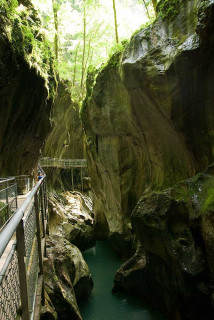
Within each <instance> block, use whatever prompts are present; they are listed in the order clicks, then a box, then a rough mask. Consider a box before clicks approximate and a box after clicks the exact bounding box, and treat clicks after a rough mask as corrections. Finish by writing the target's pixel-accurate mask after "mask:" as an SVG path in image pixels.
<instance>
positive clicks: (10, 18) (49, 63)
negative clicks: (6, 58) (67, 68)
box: [0, 0, 55, 99]
mask: <svg viewBox="0 0 214 320" xmlns="http://www.w3.org/2000/svg"><path fill="white" fill-rule="evenodd" d="M0 29H1V31H2V33H3V34H4V36H5V37H6V38H7V39H8V40H9V42H10V45H11V49H12V51H13V54H14V59H15V61H16V63H17V65H19V60H20V59H24V60H25V61H26V62H27V63H28V64H29V66H30V68H35V69H36V70H37V72H38V74H40V75H41V76H42V77H43V78H44V79H45V82H46V86H47V89H48V90H49V98H51V99H52V98H54V96H55V90H54V84H53V82H54V81H52V78H53V76H54V58H53V55H52V52H51V50H50V48H49V45H48V42H47V40H46V39H45V36H44V35H43V34H42V32H41V21H40V19H39V17H38V14H37V11H36V10H35V9H34V7H33V6H32V5H28V6H24V5H22V4H20V5H19V3H18V1H17V0H9V1H8V0H0Z"/></svg>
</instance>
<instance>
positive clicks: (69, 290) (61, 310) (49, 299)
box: [41, 236, 93, 320]
mask: <svg viewBox="0 0 214 320" xmlns="http://www.w3.org/2000/svg"><path fill="white" fill-rule="evenodd" d="M44 274H45V298H46V306H45V307H43V308H42V310H41V319H43V320H47V319H58V320H70V319H74V320H81V319H82V318H81V315H80V312H79V308H78V305H77V300H80V299H86V298H88V297H89V295H90V294H91V291H92V289H93V281H92V278H91V275H90V273H89V270H88V266H87V264H86V262H85V261H84V259H83V257H82V254H81V252H80V251H79V249H78V248H77V247H75V246H74V245H72V244H71V243H70V242H68V241H67V240H66V239H65V238H63V237H61V236H51V237H50V238H48V239H47V258H45V260H44Z"/></svg>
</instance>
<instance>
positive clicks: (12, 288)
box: [0, 176, 47, 320]
mask: <svg viewBox="0 0 214 320" xmlns="http://www.w3.org/2000/svg"><path fill="white" fill-rule="evenodd" d="M46 212H47V193H46V177H45V176H44V177H43V178H42V179H41V180H40V181H39V182H38V183H37V184H36V186H35V187H34V188H33V189H32V191H31V192H30V194H29V196H28V197H27V198H26V200H25V202H24V203H23V204H22V205H21V207H20V208H19V209H18V210H17V211H16V212H15V213H14V215H13V216H12V217H11V219H10V221H9V222H8V223H7V224H6V226H5V227H4V228H3V230H2V231H1V232H0V319H1V320H16V319H19V318H21V319H22V320H32V319H33V317H34V310H35V301H36V295H37V294H36V291H37V289H38V288H39V287H40V286H37V284H38V281H39V282H41V278H42V275H43V267H42V265H43V263H42V262H43V253H44V246H45V233H46V221H47V213H46ZM5 257H6V258H5Z"/></svg>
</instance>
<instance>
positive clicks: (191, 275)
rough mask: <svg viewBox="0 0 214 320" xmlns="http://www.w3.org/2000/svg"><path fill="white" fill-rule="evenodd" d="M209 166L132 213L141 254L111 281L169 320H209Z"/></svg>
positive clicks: (213, 214)
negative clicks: (152, 306) (142, 298)
mask: <svg viewBox="0 0 214 320" xmlns="http://www.w3.org/2000/svg"><path fill="white" fill-rule="evenodd" d="M213 174H214V166H211V167H209V168H208V170H206V171H204V172H203V173H201V174H198V175H197V176H195V177H193V178H191V179H188V180H185V181H183V182H180V183H178V184H176V185H175V186H174V187H173V188H170V189H167V190H165V191H162V192H155V191H154V192H152V193H149V194H148V195H145V196H143V197H142V198H141V199H140V201H139V202H138V204H137V206H136V208H135V209H134V211H133V213H132V225H133V228H134V231H135V234H136V236H137V239H138V240H139V241H140V244H141V250H139V251H137V253H136V254H135V256H134V257H133V258H132V259H131V260H129V261H128V262H126V263H125V264H124V265H123V266H122V267H121V269H120V270H119V272H118V273H117V275H116V277H115V289H114V290H120V289H126V290H128V291H131V292H135V293H137V294H139V295H140V296H142V297H144V298H146V299H147V300H149V301H150V302H151V303H152V304H153V305H155V306H156V307H158V308H159V309H161V310H162V311H163V312H165V313H166V314H167V316H168V317H169V318H170V319H188V320H189V319H194V320H197V319H202V318H203V319H207V320H208V319H210V320H211V319H213V316H214V304H213V294H214V291H213V280H214V259H213V257H214V176H213Z"/></svg>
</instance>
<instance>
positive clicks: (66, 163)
mask: <svg viewBox="0 0 214 320" xmlns="http://www.w3.org/2000/svg"><path fill="white" fill-rule="evenodd" d="M40 164H41V165H42V166H43V167H56V168H66V169H67V168H75V167H76V168H81V167H82V168H86V167H87V160H86V159H62V158H51V157H43V158H40Z"/></svg>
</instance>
